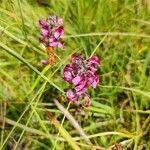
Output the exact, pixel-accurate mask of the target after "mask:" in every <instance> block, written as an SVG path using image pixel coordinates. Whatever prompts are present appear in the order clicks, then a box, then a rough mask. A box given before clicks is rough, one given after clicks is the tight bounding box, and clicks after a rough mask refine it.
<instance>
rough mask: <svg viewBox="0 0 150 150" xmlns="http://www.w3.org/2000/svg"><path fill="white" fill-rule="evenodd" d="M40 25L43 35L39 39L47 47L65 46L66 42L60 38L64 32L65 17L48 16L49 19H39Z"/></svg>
mask: <svg viewBox="0 0 150 150" xmlns="http://www.w3.org/2000/svg"><path fill="white" fill-rule="evenodd" d="M39 27H40V29H41V37H40V39H39V41H40V42H41V43H42V44H44V45H45V46H46V47H48V46H50V47H59V48H63V45H64V43H63V42H62V41H61V40H60V37H61V35H63V34H64V23H63V19H62V18H60V17H59V16H48V17H47V19H46V20H45V19H40V20H39Z"/></svg>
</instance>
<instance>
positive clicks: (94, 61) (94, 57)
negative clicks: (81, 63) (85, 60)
mask: <svg viewBox="0 0 150 150" xmlns="http://www.w3.org/2000/svg"><path fill="white" fill-rule="evenodd" d="M89 62H90V63H91V64H96V65H99V64H100V60H99V58H98V57H97V56H92V57H90V58H89Z"/></svg>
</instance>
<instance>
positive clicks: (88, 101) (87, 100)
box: [84, 95, 91, 107]
mask: <svg viewBox="0 0 150 150" xmlns="http://www.w3.org/2000/svg"><path fill="white" fill-rule="evenodd" d="M84 99H85V107H89V106H90V105H91V101H90V97H89V95H85V97H84Z"/></svg>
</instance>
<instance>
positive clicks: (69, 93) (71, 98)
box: [66, 90, 78, 102]
mask: <svg viewBox="0 0 150 150" xmlns="http://www.w3.org/2000/svg"><path fill="white" fill-rule="evenodd" d="M66 96H67V99H68V100H69V101H71V102H74V101H76V100H77V99H78V97H77V95H76V94H75V92H73V91H72V90H68V91H67V92H66Z"/></svg>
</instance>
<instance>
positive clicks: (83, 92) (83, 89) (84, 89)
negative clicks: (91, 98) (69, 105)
mask: <svg viewBox="0 0 150 150" xmlns="http://www.w3.org/2000/svg"><path fill="white" fill-rule="evenodd" d="M87 88H88V87H87V86H85V87H83V88H82V89H81V90H80V91H77V92H76V94H77V95H78V96H80V95H82V94H85V93H86V91H87Z"/></svg>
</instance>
